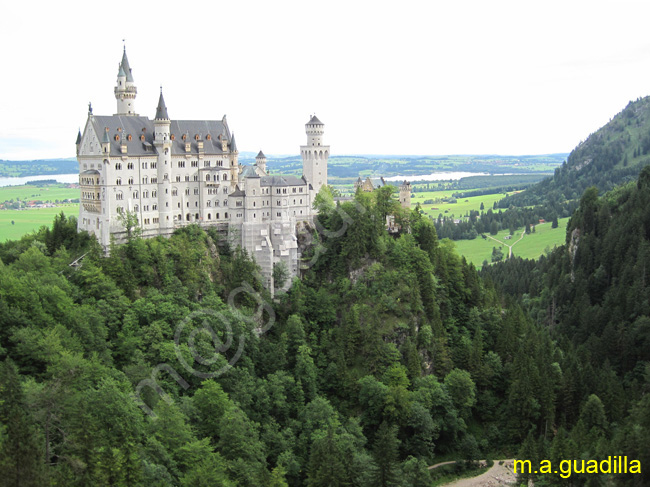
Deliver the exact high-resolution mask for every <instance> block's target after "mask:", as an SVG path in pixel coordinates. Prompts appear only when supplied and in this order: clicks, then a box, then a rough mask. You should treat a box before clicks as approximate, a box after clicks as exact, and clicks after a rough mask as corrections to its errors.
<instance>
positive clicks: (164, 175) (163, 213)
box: [153, 88, 174, 229]
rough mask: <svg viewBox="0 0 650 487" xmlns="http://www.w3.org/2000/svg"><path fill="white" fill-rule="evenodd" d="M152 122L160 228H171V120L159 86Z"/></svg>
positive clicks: (172, 222)
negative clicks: (156, 155) (155, 153)
mask: <svg viewBox="0 0 650 487" xmlns="http://www.w3.org/2000/svg"><path fill="white" fill-rule="evenodd" d="M153 123H154V139H153V143H154V146H155V147H156V151H157V152H158V163H157V164H158V166H157V169H158V212H159V215H160V222H159V223H160V228H161V229H164V228H172V227H173V226H174V219H173V217H172V186H171V176H170V174H171V167H172V139H171V120H170V119H169V115H168V113H167V106H166V105H165V99H164V98H163V93H162V88H160V98H159V99H158V107H157V108H156V118H155V119H154V121H153Z"/></svg>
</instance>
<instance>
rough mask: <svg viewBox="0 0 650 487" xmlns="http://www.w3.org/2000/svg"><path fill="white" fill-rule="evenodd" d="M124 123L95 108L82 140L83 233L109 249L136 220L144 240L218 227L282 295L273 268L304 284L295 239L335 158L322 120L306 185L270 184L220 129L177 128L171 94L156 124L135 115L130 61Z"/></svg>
mask: <svg viewBox="0 0 650 487" xmlns="http://www.w3.org/2000/svg"><path fill="white" fill-rule="evenodd" d="M114 93H115V99H116V101H117V113H115V114H114V115H94V114H93V113H92V107H91V105H90V104H89V109H88V119H87V121H86V124H85V127H84V130H83V133H82V132H81V131H79V134H78V136H77V142H76V145H77V160H78V161H79V183H80V186H81V204H80V205H79V222H78V229H79V230H80V231H81V230H85V231H88V232H89V233H91V234H94V235H95V236H96V237H97V240H98V241H99V242H100V243H101V244H102V246H103V247H104V248H105V249H108V247H109V245H110V243H111V237H113V238H114V239H115V241H116V242H121V241H124V240H125V238H126V235H127V228H125V220H128V218H125V217H128V216H130V217H133V216H135V217H137V225H138V227H139V228H140V231H141V235H142V236H143V237H145V238H146V237H155V236H159V235H163V236H167V235H170V234H171V233H172V232H173V231H174V230H175V229H177V228H180V227H183V226H185V225H190V224H198V225H200V226H202V227H208V226H217V227H218V228H219V229H220V230H222V231H223V232H224V233H227V234H228V236H229V238H230V241H231V243H232V244H233V245H234V246H237V245H241V247H242V248H244V249H246V250H247V251H248V252H249V254H250V255H252V256H253V257H254V258H255V260H256V261H257V263H258V264H259V265H260V267H261V269H262V275H263V278H264V280H265V285H266V286H267V288H268V289H270V290H273V267H274V265H276V264H279V263H284V265H286V268H287V270H288V271H289V274H290V276H296V275H297V274H298V267H299V266H298V262H299V258H300V256H299V251H298V245H297V238H296V231H297V228H298V227H299V226H300V225H301V224H305V223H309V222H311V221H312V220H313V217H314V214H313V210H312V202H313V200H314V197H315V196H316V194H317V193H318V191H319V190H320V188H321V187H322V186H324V185H326V184H327V161H328V158H329V154H330V148H329V146H327V145H323V134H324V127H325V126H324V124H323V123H322V122H321V121H320V120H319V119H318V118H317V117H316V116H315V115H314V116H312V117H311V119H310V120H309V122H307V124H306V125H305V129H306V133H307V143H306V144H305V145H304V146H301V147H300V153H301V155H302V160H303V176H302V177H296V176H281V175H269V174H268V173H267V170H266V157H265V156H264V154H263V153H262V151H260V152H259V154H258V155H257V157H256V159H255V164H254V165H253V166H246V165H242V164H240V163H239V161H238V155H239V151H238V150H237V144H236V142H235V135H234V133H233V132H231V130H230V127H229V126H228V122H227V120H226V116H225V115H224V116H223V118H222V119H221V120H200V121H197V120H171V119H170V117H169V114H168V112H167V106H166V104H165V100H164V98H163V93H162V88H161V91H160V98H159V101H158V107H157V108H156V115H155V118H154V120H149V118H148V117H145V116H140V115H138V114H137V113H136V111H135V99H136V95H137V89H136V86H135V84H134V81H133V74H132V70H131V67H130V65H129V60H128V58H127V55H126V48H125V49H124V52H123V55H122V61H121V62H120V64H119V69H118V75H117V83H116V86H115V90H114Z"/></svg>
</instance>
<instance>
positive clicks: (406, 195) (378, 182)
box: [354, 176, 411, 209]
mask: <svg viewBox="0 0 650 487" xmlns="http://www.w3.org/2000/svg"><path fill="white" fill-rule="evenodd" d="M387 185H388V183H387V182H386V180H384V178H383V177H379V178H371V177H370V176H368V177H367V178H366V180H365V181H362V180H361V177H359V178H357V180H356V181H355V183H354V191H355V192H356V191H357V190H358V189H359V188H361V191H364V192H367V193H370V192H372V191H374V190H375V189H377V188H381V187H383V186H387ZM399 202H400V205H402V208H407V209H408V208H410V207H411V183H410V182H408V181H406V180H404V182H403V183H402V185H401V186H400V188H399Z"/></svg>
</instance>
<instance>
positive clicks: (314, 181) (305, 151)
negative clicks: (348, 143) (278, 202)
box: [300, 115, 330, 196]
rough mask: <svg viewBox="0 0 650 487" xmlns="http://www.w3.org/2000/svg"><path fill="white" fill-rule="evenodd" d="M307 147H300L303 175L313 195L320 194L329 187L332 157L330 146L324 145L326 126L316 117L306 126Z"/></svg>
mask: <svg viewBox="0 0 650 487" xmlns="http://www.w3.org/2000/svg"><path fill="white" fill-rule="evenodd" d="M305 132H306V133H307V145H303V146H301V147H300V154H301V155H302V173H303V175H304V176H305V179H306V180H307V182H308V183H309V184H311V186H312V189H313V195H314V196H315V195H316V194H318V192H319V191H320V189H321V188H322V187H323V186H326V185H327V160H328V158H329V155H330V147H329V145H323V135H324V133H325V124H324V123H323V122H321V121H320V120H319V119H318V117H317V116H316V115H314V116H312V117H311V119H310V120H309V122H307V123H306V124H305Z"/></svg>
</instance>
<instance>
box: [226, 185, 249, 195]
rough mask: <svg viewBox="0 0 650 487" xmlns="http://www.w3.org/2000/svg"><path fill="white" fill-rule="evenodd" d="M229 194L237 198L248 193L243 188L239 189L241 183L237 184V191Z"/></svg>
mask: <svg viewBox="0 0 650 487" xmlns="http://www.w3.org/2000/svg"><path fill="white" fill-rule="evenodd" d="M228 196H232V197H233V198H237V197H240V196H246V193H245V192H243V191H242V190H241V189H239V185H236V186H235V191H233V192H232V193H230V194H229V195H228Z"/></svg>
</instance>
